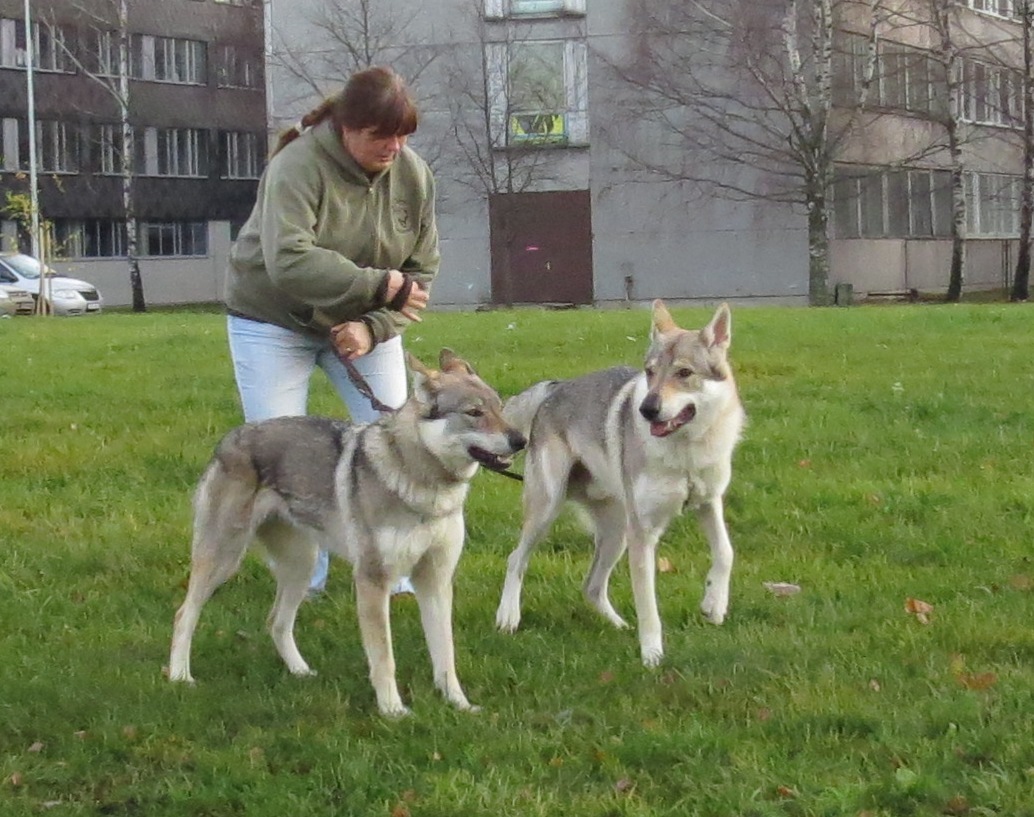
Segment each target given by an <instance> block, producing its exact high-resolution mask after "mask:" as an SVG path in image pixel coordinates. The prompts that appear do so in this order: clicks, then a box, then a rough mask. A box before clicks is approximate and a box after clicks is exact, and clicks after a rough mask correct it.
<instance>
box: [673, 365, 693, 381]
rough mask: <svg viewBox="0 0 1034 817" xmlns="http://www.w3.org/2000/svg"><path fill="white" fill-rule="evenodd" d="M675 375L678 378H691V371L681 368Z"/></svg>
mask: <svg viewBox="0 0 1034 817" xmlns="http://www.w3.org/2000/svg"><path fill="white" fill-rule="evenodd" d="M676 374H677V375H678V376H679V377H682V378H686V377H692V376H693V370H692V369H687V368H685V367H683V368H681V369H679V370H678V372H676Z"/></svg>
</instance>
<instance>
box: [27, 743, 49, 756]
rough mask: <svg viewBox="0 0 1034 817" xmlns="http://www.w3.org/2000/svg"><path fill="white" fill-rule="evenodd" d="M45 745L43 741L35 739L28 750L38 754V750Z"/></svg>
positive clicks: (40, 750)
mask: <svg viewBox="0 0 1034 817" xmlns="http://www.w3.org/2000/svg"><path fill="white" fill-rule="evenodd" d="M45 745H46V744H45V743H43V741H41V740H37V741H36V742H35V743H34V744H32V746H30V747H29V749H28V751H30V752H32V753H33V754H38V753H39V752H42V751H43V747H44V746H45Z"/></svg>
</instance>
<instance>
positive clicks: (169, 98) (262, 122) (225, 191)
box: [0, 0, 267, 305]
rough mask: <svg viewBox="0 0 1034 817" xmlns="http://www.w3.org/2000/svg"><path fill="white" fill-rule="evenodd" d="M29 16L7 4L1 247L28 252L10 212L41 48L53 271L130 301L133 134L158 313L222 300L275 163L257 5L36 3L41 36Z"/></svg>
mask: <svg viewBox="0 0 1034 817" xmlns="http://www.w3.org/2000/svg"><path fill="white" fill-rule="evenodd" d="M24 10H25V7H24V3H23V2H22V0H0V193H2V196H3V201H2V202H0V205H4V206H5V208H6V209H5V210H4V212H3V214H2V216H0V219H2V235H3V240H4V245H5V249H12V248H14V247H15V246H18V247H21V248H23V249H25V248H27V247H28V246H29V243H28V235H27V233H26V231H25V229H24V224H22V223H20V220H19V218H18V212H19V211H18V209H17V208H16V207H15V208H12V207H11V206H9V205H10V203H11V200H10V197H11V196H14V197H18V196H19V195H21V196H22V197H23V198H24V197H25V196H27V194H28V171H29V166H30V165H29V163H30V147H31V144H30V138H29V121H30V120H29V116H30V114H29V110H30V106H29V104H28V82H27V80H28V79H29V77H28V72H27V70H26V65H27V57H28V53H29V48H28V46H30V45H31V50H32V52H33V53H34V59H33V65H34V70H33V71H32V82H33V86H34V92H35V93H34V102H35V105H34V113H35V153H36V167H37V171H38V178H39V182H38V196H39V211H40V215H41V217H42V219H43V220H44V222H45V224H46V225H47V226H48V227H49V228H50V229H51V231H52V235H53V245H54V255H55V260H54V262H53V264H54V266H55V267H57V268H58V269H60V270H62V271H66V272H69V273H71V274H76V275H79V276H81V277H83V278H86V279H87V280H90V281H91V282H93V283H95V284H97V286H98V287H99V288H100V289H101V290H102V292H103V293H104V296H105V300H106V302H107V303H108V304H109V305H119V304H129V303H131V302H132V291H131V287H130V279H129V266H128V263H127V252H128V236H127V229H126V207H125V199H124V193H123V181H124V175H125V174H124V173H123V168H124V162H123V147H124V144H125V142H124V140H125V139H126V130H125V128H126V127H127V126H128V128H130V133H131V139H132V143H131V144H132V145H133V149H132V157H131V159H130V164H131V167H130V171H129V176H128V178H129V179H130V180H131V181H130V185H131V188H130V189H131V204H132V209H133V211H134V212H135V216H136V219H137V220H138V225H139V226H138V232H137V236H138V248H137V253H138V257H139V267H140V272H141V279H142V284H143V292H144V297H145V300H146V302H147V303H150V304H161V303H184V302H202V301H216V300H218V299H219V298H220V295H221V281H222V276H223V269H224V267H225V263H226V255H227V252H228V249H229V246H230V242H231V239H232V237H233V235H234V234H235V230H236V228H237V227H238V226H239V225H240V224H241V223H243V221H244V219H245V218H246V217H247V215H248V212H249V211H250V208H251V205H252V203H253V201H254V196H255V191H256V189H257V179H258V176H259V174H260V172H261V169H262V165H263V161H264V157H265V154H266V142H267V136H266V106H265V81H264V76H265V75H264V62H263V49H264V32H263V19H264V18H263V9H262V6H261V3H260V2H252V1H251V0H34V2H33V4H32V12H31V14H32V16H31V26H29V27H27V26H26V24H25V15H24ZM120 12H121V16H120ZM121 42H125V44H126V49H125V51H124V52H123V51H121V50H120V43H121ZM123 56H124V61H123ZM123 71H125V73H126V77H125V81H124V82H123V76H122V74H123Z"/></svg>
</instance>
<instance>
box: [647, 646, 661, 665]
mask: <svg viewBox="0 0 1034 817" xmlns="http://www.w3.org/2000/svg"><path fill="white" fill-rule="evenodd" d="M642 656H643V666H644V667H646V668H648V669H653V668H654V667H656V666H659V665H660V663H661V661H663V660H664V650H663V649H662V648H660V647H643V649H642Z"/></svg>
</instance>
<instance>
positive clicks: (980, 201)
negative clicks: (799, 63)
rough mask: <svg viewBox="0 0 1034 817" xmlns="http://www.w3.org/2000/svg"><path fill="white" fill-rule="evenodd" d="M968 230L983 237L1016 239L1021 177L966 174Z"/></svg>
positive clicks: (1018, 230) (964, 179) (965, 189)
mask: <svg viewBox="0 0 1034 817" xmlns="http://www.w3.org/2000/svg"><path fill="white" fill-rule="evenodd" d="M962 186H963V190H964V191H965V195H966V233H967V235H969V236H971V237H980V238H1017V237H1018V236H1019V234H1020V192H1021V188H1022V179H1021V177H1019V176H1006V175H1004V174H1000V173H966V174H965V175H964V176H963V177H962Z"/></svg>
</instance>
